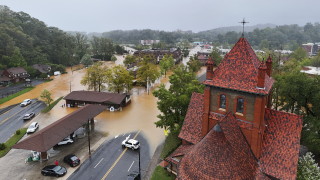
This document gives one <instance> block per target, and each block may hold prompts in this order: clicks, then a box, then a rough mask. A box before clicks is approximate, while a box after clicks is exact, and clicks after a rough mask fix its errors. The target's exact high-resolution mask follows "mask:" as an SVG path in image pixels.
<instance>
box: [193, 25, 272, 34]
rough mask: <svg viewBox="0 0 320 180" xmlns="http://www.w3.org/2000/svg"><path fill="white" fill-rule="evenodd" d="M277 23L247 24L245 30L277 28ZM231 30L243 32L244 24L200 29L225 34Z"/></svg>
mask: <svg viewBox="0 0 320 180" xmlns="http://www.w3.org/2000/svg"><path fill="white" fill-rule="evenodd" d="M275 27H277V25H275V24H257V25H254V26H245V32H252V31H253V30H254V29H265V28H275ZM230 31H235V32H242V26H228V27H219V28H215V29H211V30H206V31H200V32H199V33H202V32H210V33H214V34H224V33H227V32H230Z"/></svg>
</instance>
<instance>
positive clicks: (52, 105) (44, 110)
mask: <svg viewBox="0 0 320 180" xmlns="http://www.w3.org/2000/svg"><path fill="white" fill-rule="evenodd" d="M62 98H63V97H59V98H58V99H57V100H55V101H53V103H51V104H50V106H47V107H46V108H44V109H43V110H42V111H41V112H43V113H46V112H49V111H50V110H51V109H52V108H53V107H54V106H55V105H56V104H58V102H59V101H60V100H61V99H62Z"/></svg>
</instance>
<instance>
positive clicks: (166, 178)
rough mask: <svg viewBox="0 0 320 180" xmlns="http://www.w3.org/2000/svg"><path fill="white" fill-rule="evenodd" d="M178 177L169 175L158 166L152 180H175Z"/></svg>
mask: <svg viewBox="0 0 320 180" xmlns="http://www.w3.org/2000/svg"><path fill="white" fill-rule="evenodd" d="M175 178H176V176H175V175H174V174H171V173H169V172H168V171H166V170H165V169H163V167H161V166H157V167H156V169H155V170H154V172H153V174H152V177H151V180H174V179H175Z"/></svg>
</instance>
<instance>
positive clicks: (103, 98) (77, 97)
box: [64, 91, 126, 104]
mask: <svg viewBox="0 0 320 180" xmlns="http://www.w3.org/2000/svg"><path fill="white" fill-rule="evenodd" d="M125 98H126V94H118V93H107V92H96V91H72V92H71V93H69V94H68V95H67V96H65V97H64V99H65V100H74V101H89V102H97V103H104V102H111V103H115V104H121V102H122V101H123V100H124V99H125Z"/></svg>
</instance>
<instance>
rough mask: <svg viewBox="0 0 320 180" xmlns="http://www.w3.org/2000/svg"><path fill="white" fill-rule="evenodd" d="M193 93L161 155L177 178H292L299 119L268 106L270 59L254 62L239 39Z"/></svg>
mask: <svg viewBox="0 0 320 180" xmlns="http://www.w3.org/2000/svg"><path fill="white" fill-rule="evenodd" d="M213 65H214V62H213V61H212V60H211V59H209V60H208V62H207V74H206V80H205V81H204V84H205V90H204V94H199V93H193V95H192V97H191V101H190V104H189V107H188V111H187V115H186V117H185V120H184V124H183V126H182V129H181V132H180V134H179V138H180V139H182V145H180V146H179V147H178V148H177V149H176V150H175V151H174V152H173V153H172V154H171V155H169V156H168V157H167V158H166V159H165V165H166V167H167V169H168V170H170V171H171V172H173V173H175V174H177V178H178V179H179V180H198V179H201V180H206V179H210V180H211V179H246V180H247V179H295V178H296V172H297V164H298V155H299V147H300V134H301V129H302V118H301V117H300V116H298V115H295V114H291V113H286V112H282V111H277V110H273V109H271V95H272V85H273V83H274V80H273V79H272V78H271V73H272V59H271V57H270V56H269V58H268V59H267V60H266V61H263V62H260V61H259V60H258V58H257V56H256V54H255V53H254V51H253V49H252V48H251V46H250V44H249V43H248V41H247V40H246V39H245V38H244V37H241V38H240V39H239V41H238V42H237V43H236V44H235V45H234V47H233V48H232V50H231V51H230V52H229V53H228V54H226V55H225V57H224V59H223V61H222V62H221V64H220V65H219V66H218V67H217V68H216V69H215V70H214V71H213Z"/></svg>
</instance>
